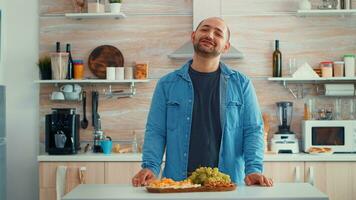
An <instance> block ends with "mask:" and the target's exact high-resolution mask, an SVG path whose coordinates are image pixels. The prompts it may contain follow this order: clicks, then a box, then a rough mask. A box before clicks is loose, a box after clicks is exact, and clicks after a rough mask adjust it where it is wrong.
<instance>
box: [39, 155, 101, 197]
mask: <svg viewBox="0 0 356 200" xmlns="http://www.w3.org/2000/svg"><path fill="white" fill-rule="evenodd" d="M58 166H66V167H67V173H66V184H65V185H66V187H65V193H68V192H69V191H71V190H72V189H73V188H75V187H76V186H77V185H79V184H80V178H79V174H80V173H79V170H80V168H82V167H84V170H83V171H82V172H83V173H82V174H83V179H82V180H84V181H85V182H84V183H97V184H100V183H101V184H103V183H104V178H105V176H104V163H103V162H101V163H100V162H40V164H39V176H40V177H39V181H40V200H55V199H56V174H57V167H58Z"/></svg>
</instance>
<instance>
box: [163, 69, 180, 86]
mask: <svg viewBox="0 0 356 200" xmlns="http://www.w3.org/2000/svg"><path fill="white" fill-rule="evenodd" d="M178 78H179V77H178V70H174V71H172V72H169V73H168V74H166V75H164V76H162V77H161V78H160V79H159V82H160V83H169V82H174V81H176V80H177V79H178Z"/></svg>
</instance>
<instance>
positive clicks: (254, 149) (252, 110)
mask: <svg viewBox="0 0 356 200" xmlns="http://www.w3.org/2000/svg"><path fill="white" fill-rule="evenodd" d="M243 98H244V112H243V117H242V119H243V139H244V140H243V151H244V158H245V174H251V173H262V171H263V149H264V144H263V121H262V115H261V111H260V108H259V105H258V102H257V97H256V92H255V89H254V87H253V85H252V82H251V81H250V80H249V81H248V82H247V83H246V85H245V87H244V88H243Z"/></svg>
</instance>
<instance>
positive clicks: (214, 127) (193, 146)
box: [188, 67, 221, 173]
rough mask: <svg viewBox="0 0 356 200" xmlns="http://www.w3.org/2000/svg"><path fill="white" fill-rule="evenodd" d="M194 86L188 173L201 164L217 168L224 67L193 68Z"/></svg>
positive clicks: (190, 69) (190, 72) (191, 72)
mask: <svg viewBox="0 0 356 200" xmlns="http://www.w3.org/2000/svg"><path fill="white" fill-rule="evenodd" d="M189 76H190V78H191V80H192V82H193V87H194V105H193V116H192V127H191V133H190V144H189V158H188V173H191V172H193V171H195V169H196V168H198V167H217V166H218V163H219V151H220V143H221V125H220V92H219V91H220V89H219V87H220V84H219V82H220V68H219V69H218V70H217V71H215V72H211V73H202V72H198V71H195V70H194V69H193V68H192V67H190V68H189Z"/></svg>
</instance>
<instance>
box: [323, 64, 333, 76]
mask: <svg viewBox="0 0 356 200" xmlns="http://www.w3.org/2000/svg"><path fill="white" fill-rule="evenodd" d="M320 69H321V76H322V77H323V78H330V77H333V62H331V61H325V62H321V63H320Z"/></svg>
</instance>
